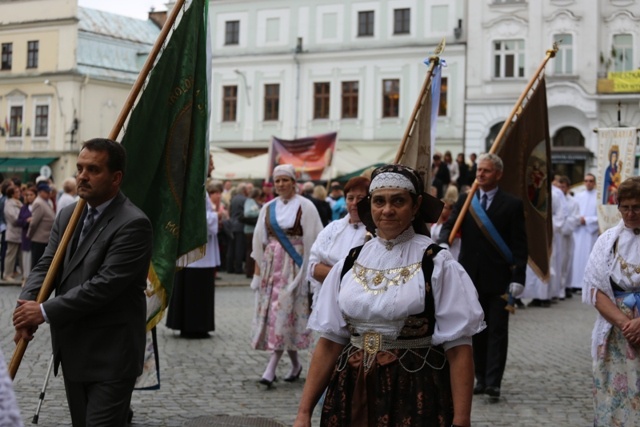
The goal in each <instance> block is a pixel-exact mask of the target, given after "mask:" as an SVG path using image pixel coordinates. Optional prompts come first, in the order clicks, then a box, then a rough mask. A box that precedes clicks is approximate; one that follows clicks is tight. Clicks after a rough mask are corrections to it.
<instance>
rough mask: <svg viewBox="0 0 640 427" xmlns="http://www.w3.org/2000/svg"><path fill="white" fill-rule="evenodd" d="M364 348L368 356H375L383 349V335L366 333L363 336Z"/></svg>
mask: <svg viewBox="0 0 640 427" xmlns="http://www.w3.org/2000/svg"><path fill="white" fill-rule="evenodd" d="M362 346H363V347H364V351H365V352H366V353H367V354H370V355H375V354H376V353H377V352H379V351H380V349H381V347H382V335H381V334H379V333H377V332H365V333H364V335H363V336H362Z"/></svg>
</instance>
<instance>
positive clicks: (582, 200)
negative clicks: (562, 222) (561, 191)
mask: <svg viewBox="0 0 640 427" xmlns="http://www.w3.org/2000/svg"><path fill="white" fill-rule="evenodd" d="M596 193H597V191H596V190H595V189H593V190H591V191H588V190H585V191H583V192H581V193H578V194H577V195H576V196H575V197H574V199H575V201H576V203H578V207H579V208H580V216H581V217H582V218H584V224H580V223H579V224H578V227H577V228H576V229H575V231H574V232H573V242H574V250H573V267H572V272H573V275H572V278H571V282H570V287H572V288H577V289H581V288H582V281H583V278H584V270H585V269H586V268H587V260H588V259H589V254H590V253H591V249H592V248H593V245H594V244H595V243H596V240H598V212H597V198H596Z"/></svg>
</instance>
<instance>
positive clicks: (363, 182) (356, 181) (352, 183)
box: [344, 176, 371, 196]
mask: <svg viewBox="0 0 640 427" xmlns="http://www.w3.org/2000/svg"><path fill="white" fill-rule="evenodd" d="M370 183H371V181H369V178H367V177H364V176H356V177H353V178H351V179H350V180H349V181H347V183H346V184H345V186H344V195H345V196H346V195H347V194H348V193H349V191H351V190H353V189H355V188H362V189H363V190H364V192H365V193H366V192H367V191H369V184H370Z"/></svg>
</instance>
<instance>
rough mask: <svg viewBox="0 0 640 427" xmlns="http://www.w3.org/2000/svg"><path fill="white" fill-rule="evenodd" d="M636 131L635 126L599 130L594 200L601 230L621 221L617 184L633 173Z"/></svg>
mask: <svg viewBox="0 0 640 427" xmlns="http://www.w3.org/2000/svg"><path fill="white" fill-rule="evenodd" d="M636 137H637V130H636V128H635V127H626V128H599V129H598V155H597V159H598V168H597V179H596V182H597V183H598V184H597V185H596V188H597V200H598V225H599V227H600V232H604V231H605V230H607V229H609V228H611V227H613V226H615V225H616V224H617V223H618V222H619V221H620V213H619V212H618V206H617V205H618V201H617V198H616V195H617V192H618V186H619V185H620V183H621V182H622V181H624V180H625V179H627V178H629V177H631V176H633V164H634V161H635V146H636Z"/></svg>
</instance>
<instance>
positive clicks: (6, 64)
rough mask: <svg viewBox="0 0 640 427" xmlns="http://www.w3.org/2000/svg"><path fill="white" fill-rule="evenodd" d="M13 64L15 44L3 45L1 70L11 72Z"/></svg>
mask: <svg viewBox="0 0 640 427" xmlns="http://www.w3.org/2000/svg"><path fill="white" fill-rule="evenodd" d="M12 63H13V43H2V63H1V65H0V69H1V70H10V69H11V65H12Z"/></svg>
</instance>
